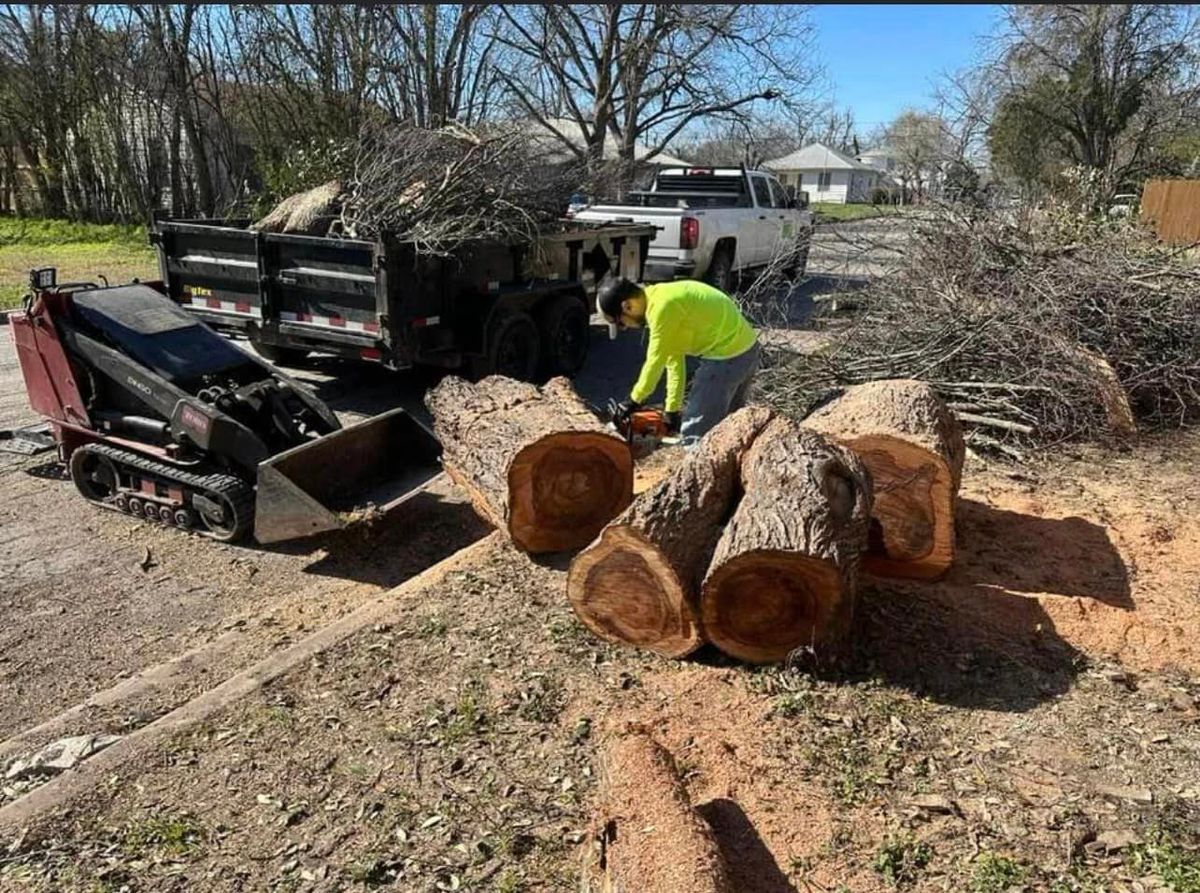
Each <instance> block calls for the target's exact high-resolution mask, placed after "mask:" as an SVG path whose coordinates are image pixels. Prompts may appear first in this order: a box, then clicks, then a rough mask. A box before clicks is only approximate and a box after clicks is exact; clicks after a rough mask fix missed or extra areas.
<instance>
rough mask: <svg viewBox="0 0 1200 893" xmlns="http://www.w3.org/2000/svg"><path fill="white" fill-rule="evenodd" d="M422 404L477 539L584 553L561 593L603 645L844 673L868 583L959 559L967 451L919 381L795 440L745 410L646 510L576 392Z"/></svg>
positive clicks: (624, 463) (520, 388)
mask: <svg viewBox="0 0 1200 893" xmlns="http://www.w3.org/2000/svg"><path fill="white" fill-rule="evenodd" d="M426 402H427V404H428V406H429V409H430V411H431V412H432V413H433V417H434V431H435V433H436V434H437V436H438V438H439V439H440V440H441V442H442V445H443V449H444V453H443V464H444V465H445V467H446V469H447V471H448V472H449V473H450V475H451V476H452V477H453V478H454V480H455V481H457V482H458V483H459V484H460V485H462V486H463V488H464V489H465V490H466V491H467V492H468V493H469V494H470V496H471V500H472V503H473V504H474V505H475V507H476V509H477V511H478V512H479V513H480V514H481V515H482V516H483V517H484V518H485V519H486V520H489V521H490V522H491V523H493V524H494V525H495V526H497V527H499V528H500V529H502V530H504V531H506V532H507V533H508V535H509V536H510V538H511V539H512V541H513V542H514V543H515V544H516V545H517V546H519V547H520V548H522V549H524V550H526V551H529V552H546V551H561V550H567V549H577V548H581V547H583V546H587V548H585V549H584V550H583V551H582V552H581V553H580V554H579V555H578V556H577V557H576V558H575V560H574V561H573V562H572V564H571V569H570V573H569V574H568V580H567V592H568V596H569V598H570V601H571V605H572V607H573V609H574V610H575V613H576V614H577V615H578V616H579V618H580V619H581V620H582V621H583V623H584V624H585V625H587V627H588V628H589V629H591V630H592V631H593V632H595V633H596V635H598V636H600V637H601V638H603V639H605V640H607V641H610V642H615V643H622V644H627V645H632V646H635V647H640V648H647V649H650V650H652V651H655V652H657V653H659V654H663V655H666V656H669V657H682V656H684V655H687V654H689V653H691V652H692V651H694V650H695V649H696V648H698V647H700V645H702V644H703V643H705V642H711V643H713V644H714V645H716V646H717V647H718V648H720V649H721V650H722V651H724V652H725V653H727V654H729V655H731V656H733V657H736V658H739V659H741V660H745V661H750V662H755V663H765V662H773V661H778V660H782V659H784V658H786V657H788V656H789V655H791V654H794V653H797V652H805V653H808V654H809V655H810V656H811V657H812V658H813V659H815V660H819V661H822V662H824V661H825V660H830V661H833V660H837V659H838V658H839V657H840V656H841V654H842V653H843V652H844V651H845V647H846V645H847V644H848V640H849V632H850V624H851V622H852V618H853V616H854V608H855V602H856V598H857V582H858V574H859V569H860V564H865V570H866V571H867V572H868V573H871V574H875V575H879V576H901V577H910V578H918V579H932V578H936V577H937V576H939V575H941V574H942V573H944V572H945V571H946V569H947V568H948V567H949V566H950V563H951V562H952V560H953V556H954V507H955V500H956V497H957V492H958V487H959V483H960V481H961V476H962V465H963V456H964V447H963V440H962V434H961V432H960V430H959V427H958V424H957V422H956V421H955V419H954V417H953V415H952V414H951V413H950V412H949V411H948V410H947V409H946V407H945V406H944V405H943V404H942V403H941V402H940V401H939V400H938V398H937V397H936V395H935V394H934V392H933V390H932V388H930V387H929V386H928V385H926V384H924V383H922V382H918V381H909V380H897V381H880V382H872V383H870V384H865V385H859V386H857V387H852V388H848V389H846V390H845V391H844V392H842V394H841V395H840V396H839V397H838V398H837V399H835V400H833V401H831V402H829V403H827V404H826V405H824V406H822V407H821V408H819V409H817V410H816V411H815V412H813V413H812V414H810V415H809V417H808V418H806V419H805V420H804V421H803V422H796V421H793V420H792V419H789V418H785V417H783V416H778V415H775V414H774V413H773V412H772V411H771V410H770V409H767V408H765V407H759V406H751V407H747V408H745V409H742V410H740V411H738V412H736V413H734V414H733V415H731V416H730V417H729V418H727V419H726V420H725V421H723V422H722V423H721V424H720V425H718V426H717V427H716V428H714V429H713V430H712V431H711V432H709V434H708V435H707V436H706V437H705V438H704V439H703V440H702V441H701V442H700V444H699V445H698V446H697V447H696V448H695V449H693V450H690V451H688V452H687V453H686V455H685V456H684V457H683V458H682V460H681V461H680V462H679V463H678V464H677V465H676V466H675V467H673V468H672V469H671V470H670V471H669V472H668V473H667V474H666V475H665V476H664V477H663V478H661V479H660V480H659V481H657V482H656V483H655V484H654V485H652V486H651V487H650V488H649V489H648V490H646V491H645V492H644V493H642V494H641V495H639V496H638V497H637V499H633V498H632V481H633V476H632V460H631V457H630V454H629V450H628V447H627V446H626V444H625V443H624V441H622V440H621V439H619V438H618V437H616V436H614V435H613V434H611V433H610V432H608V431H607V430H606V429H605V428H604V426H602V425H601V424H600V423H599V422H598V421H597V420H596V418H595V416H594V415H593V414H592V413H591V412H590V411H589V410H588V408H587V407H586V405H584V404H583V402H582V401H581V400H580V399H579V398H578V396H576V394H575V393H574V391H573V390H572V389H571V387H570V384H569V383H568V382H567V381H566V380H565V379H554V380H552V381H551V382H550V383H549V384H547V385H546V386H544V387H543V388H540V389H539V388H536V387H534V386H533V385H528V384H524V383H520V382H514V381H511V380H509V379H504V378H499V377H492V378H488V379H484V380H483V381H481V382H479V383H478V384H475V385H471V384H468V383H467V382H464V381H462V380H461V379H455V378H448V379H446V380H445V381H443V382H442V383H441V384H440V385H438V387H437V388H435V389H433V390H432V391H431V392H430V394H429V396H428V397H427V398H426ZM589 544H590V545H589Z"/></svg>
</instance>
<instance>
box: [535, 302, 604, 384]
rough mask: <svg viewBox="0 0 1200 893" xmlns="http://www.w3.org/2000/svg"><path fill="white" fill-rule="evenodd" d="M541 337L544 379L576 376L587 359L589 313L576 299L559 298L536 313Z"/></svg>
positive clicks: (589, 333) (589, 330)
mask: <svg viewBox="0 0 1200 893" xmlns="http://www.w3.org/2000/svg"><path fill="white" fill-rule="evenodd" d="M537 323H538V330H539V332H540V334H541V341H542V344H541V353H542V372H543V374H544V375H546V376H555V375H566V376H572V375H575V374H576V373H577V372H578V371H579V370H580V369H582V368H583V364H584V362H585V361H586V360H587V355H588V342H589V341H590V339H591V329H590V323H589V320H588V312H587V310H585V309H584V305H583V303H582V302H581V301H579V300H578V299H577V298H574V297H572V296H571V295H559V296H558V297H557V298H551V299H550V300H549V301H547V302H546V303H545V304H543V305H542V306H541V307H539V308H538V311H537Z"/></svg>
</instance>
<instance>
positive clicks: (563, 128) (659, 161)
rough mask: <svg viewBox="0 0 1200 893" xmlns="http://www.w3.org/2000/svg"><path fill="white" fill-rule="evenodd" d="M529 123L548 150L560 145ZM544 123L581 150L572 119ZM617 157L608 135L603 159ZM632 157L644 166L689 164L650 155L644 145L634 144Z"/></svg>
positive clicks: (580, 137)
mask: <svg viewBox="0 0 1200 893" xmlns="http://www.w3.org/2000/svg"><path fill="white" fill-rule="evenodd" d="M530 123H531V124H532V126H533V127H535V128H538V129H540V130H541V131H542V134H543V135H544V138H545V140H546V141H547V144H548V145H547V148H548V149H549V148H550V145H553V144H557V145H558V146H561V145H562V143H561V141H560V140H559V138H558V136H557V135H556V134H555V133H554V132H553V131H551V130H549V129H548V128H545V127H542V126H541V125H539V124H538V123H537V122H530ZM546 123H547V124H549V125H550V127H552V128H553V129H554V130H557V131H558V133H561V134H562V135H563V136H564V137H566V138H567V139H568V140H570V141H571V143H572V144H574V145H576V146H578V147H579V148H581V149H582V148H583V146H584V139H583V130H582V129H581V128H580V126H579V124H578V122H576V121H575V120H574V119H572V118H547V119H546ZM563 153H564V158H565V154H566V150H565V148H564V149H563ZM619 155H620V149H619V147H618V146H617V141H616V140H615V139H613V136H612V134H611V133H610V134H609V135H608V136H606V137H605V138H604V157H605V159H608V160H612V159H615V158H617V157H618V156H619ZM633 157H634V159H635V160H637V161H644V162H645V163H646V164H655V165H658V166H660V167H688V166H690V164H691V162H688V161H684V160H682V159H680V158H676V157H675V156H674V155H667V154H666V153H665V152H659V153H658V154H656V155H651V154H650V147H649V146H647V145H645V144H644V143H635V144H634V147H633Z"/></svg>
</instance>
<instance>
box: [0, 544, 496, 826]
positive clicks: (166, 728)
mask: <svg viewBox="0 0 1200 893" xmlns="http://www.w3.org/2000/svg"><path fill="white" fill-rule="evenodd" d="M500 541H501V537H500V534H499V533H492V534H489V535H488V536H485V537H484V538H483V539H481V540H478V541H477V542H475V543H472V544H471V545H469V546H467V547H465V548H463V549H460V550H459V551H457V552H455V553H454V554H453V555H451V556H450V557H449V558H445V559H443V560H442V561H439V562H438V563H437V564H435V565H433V566H432V567H428V568H426V569H425V570H423V571H422V572H421V573H419V574H417V575H416V576H415V577H412V578H410V579H408V580H406V581H405V582H403V583H401V584H400V585H399V586H397V587H396V588H395V589H392V590H389V591H388V592H386V593H384V594H383V595H382V596H380V597H379V598H378V599H376V600H375V601H371V602H368V603H367V604H365V605H363V606H362V607H360V608H358V609H356V610H355V611H354V612H352V613H350V614H347V615H346V616H345V617H343V618H342V619H341V620H338V621H336V622H335V623H331V624H330V625H329V626H326V627H323V628H322V629H319V630H317V632H315V633H313V634H312V635H311V636H308V637H307V638H305V639H302V640H301V641H299V642H297V643H296V644H295V645H293V646H292V647H290V648H288V649H286V650H284V651H281V652H279V653H277V654H274V655H272V656H270V657H268V658H266V659H265V660H262V661H260V662H259V663H257V664H255V665H254V666H252V667H250V668H248V669H246V670H243V671H242V672H240V673H237V674H235V675H233V676H231V677H229V678H228V679H226V680H225V681H224V682H222V683H221V684H220V685H218V686H217V687H216V688H213V689H210V690H208V691H206V692H205V693H204V694H202V695H199V696H198V697H196V698H193V699H192V700H191V701H188V702H187V703H186V704H184V705H182V706H181V707H178V708H176V709H175V710H172V711H171V712H170V713H168V714H167V715H166V716H163V717H161V718H159V719H157V720H155V721H154V722H152V723H150V724H149V725H147V726H143V727H142V728H140V729H138V730H137V731H136V732H134V733H133V734H131V735H129V736H128V737H126V738H123V739H122V740H121V741H119V742H117V743H116V744H114V745H113V746H112V747H109V748H108V749H107V750H103V751H101V752H100V753H98V754H97V755H96V756H94V757H92V758H91V759H89V760H87V761H86V762H84V763H81V764H80V765H79V767H78V768H76V769H72V770H70V771H68V772H64V773H63V774H62V775H60V776H58V777H57V778H54V779H52V780H51V781H48V782H46V783H45V784H44V785H42V786H41V787H37V788H34V789H33V790H32V791H30V792H29V793H28V794H26V795H25V796H24V797H22V798H20V799H19V800H14V801H13V802H12V803H10V804H8V805H7V806H5V807H3V808H0V839H4V838H11V837H16V836H17V835H18V834H19V833H20V832H21V829H22V828H24V827H27V826H28V825H29V823H30V822H32V821H34V820H35V819H37V818H39V817H41V816H42V815H43V814H44V813H46V812H48V811H50V810H52V809H56V808H59V807H62V806H65V805H67V804H69V803H71V802H73V801H74V800H77V799H79V798H80V797H82V796H83V795H85V794H87V793H88V792H89V791H90V790H91V789H92V788H94V787H95V786H96V785H98V784H100V783H101V782H103V781H104V780H105V779H107V778H109V777H110V776H111V775H112V774H113V773H114V772H116V771H117V770H118V769H120V768H121V767H122V766H124V765H125V764H126V763H129V762H130V761H131V760H136V759H141V760H142V762H143V763H144V764H145V765H153V764H154V763H155V762H156V761H155V760H154V759H152V758H151V754H152V752H153V751H154V750H155V749H156V748H158V747H159V746H160V745H161V744H162V742H163V741H164V739H166V738H168V737H170V736H172V735H175V734H178V733H179V732H183V731H186V730H187V729H189V728H191V727H193V726H195V725H197V724H198V723H201V722H203V721H204V720H206V719H209V718H210V717H212V716H214V715H216V714H217V713H220V712H221V711H222V710H224V709H225V708H226V707H229V706H230V705H231V704H234V703H235V702H237V701H239V700H240V699H242V698H244V697H246V696H247V695H249V694H252V693H253V692H255V691H257V690H258V689H260V688H261V687H262V686H263V685H265V684H267V683H268V682H271V681H272V680H274V679H278V678H279V677H280V676H282V675H284V674H285V673H287V672H289V671H290V670H292V669H294V668H295V667H297V666H298V665H300V664H301V663H303V662H304V661H306V660H310V659H311V658H312V657H314V656H315V655H318V654H320V653H321V652H323V651H327V650H328V649H330V648H332V647H334V646H335V645H337V644H339V643H341V642H342V641H344V640H345V639H348V638H349V637H350V636H352V635H354V634H355V633H357V632H358V631H359V630H361V629H363V628H365V627H367V626H370V625H371V624H374V623H382V622H386V621H388V620H389V619H392V618H393V616H394V614H395V611H396V607H397V605H396V602H397V601H398V600H399V599H402V598H404V597H405V596H408V595H411V594H413V593H415V592H417V591H419V590H420V589H422V588H424V587H426V586H429V585H430V584H432V583H436V582H438V581H439V580H441V579H442V578H444V577H445V576H446V574H448V573H450V572H451V571H454V570H456V569H458V568H459V567H462V566H463V565H466V564H469V563H470V562H471V561H473V560H474V559H476V558H478V557H479V556H481V555H483V554H484V553H485V552H487V551H488V550H489V549H492V548H494V547H495V546H496V544H497V543H499V542H500Z"/></svg>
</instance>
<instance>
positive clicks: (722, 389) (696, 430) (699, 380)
mask: <svg viewBox="0 0 1200 893" xmlns="http://www.w3.org/2000/svg"><path fill="white" fill-rule="evenodd" d="M760 353H761V351H760V350H759V346H758V343H757V342H755V343H754V345H753V346H751V347H750V348H749V349H748V350H746V351H743V352H742V353H740V354H738V355H737V356H736V357H730V358H729V359H727V360H701V361H700V368H699V369H697V370H696V374H695V375H694V376H693V377H692V389H691V391H690V392H689V393H688V397H687V402H686V403H685V404H684V406H683V425H682V426H681V428H680V432H679V433H680V435H681V436H682V438H683V445H684V446H685V447H687V446H694V445H695V444H696V442H697V441H698V440H699V439H700V438H701V437H703V436H704V435H705V434H706V433H708V431H709V430H710V429H712V428H713V427H715V426H716V425H717V424H718V423H719V422H720V421H721V420H722V419H723V418H725V416H727V415H729V414H730V413H731V412H734V411H735V410H738V409H741V408H742V406H744V405H745V404H746V396H747V395H748V394H749V392H750V382H751V380H752V379H753V378H754V373H755V372H757V371H758V361H759V355H760Z"/></svg>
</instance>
